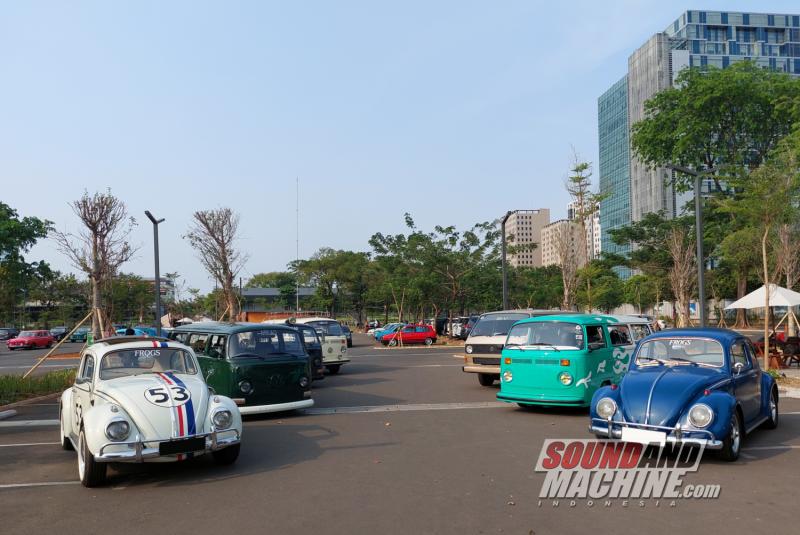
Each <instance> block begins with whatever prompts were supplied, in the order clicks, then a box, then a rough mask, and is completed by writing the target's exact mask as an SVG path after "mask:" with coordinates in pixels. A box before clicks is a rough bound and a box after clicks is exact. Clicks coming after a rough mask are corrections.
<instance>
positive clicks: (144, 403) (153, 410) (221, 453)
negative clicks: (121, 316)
mask: <svg viewBox="0 0 800 535" xmlns="http://www.w3.org/2000/svg"><path fill="white" fill-rule="evenodd" d="M58 413H59V431H60V442H61V447H62V448H63V449H65V450H73V449H74V450H77V454H78V477H79V478H80V480H81V483H82V484H83V485H84V486H87V487H93V486H96V485H100V484H102V483H103V482H104V481H105V478H106V468H107V466H108V463H111V462H114V463H120V462H129V463H131V462H133V463H141V462H148V461H153V462H159V461H160V462H164V461H183V460H185V459H191V458H192V457H194V456H197V455H202V454H204V453H211V455H212V456H213V458H214V460H215V461H216V462H217V463H219V464H231V463H233V462H235V461H236V459H237V457H238V456H239V447H240V440H241V436H242V418H241V416H240V414H239V410H238V409H237V408H236V404H235V403H234V402H233V400H231V399H230V398H228V397H225V396H223V395H220V394H219V393H214V392H212V391H211V389H209V387H208V385H207V384H206V382H205V380H204V379H203V374H202V373H201V372H200V366H199V365H198V363H197V359H196V358H195V355H194V354H193V353H192V351H191V349H189V348H188V347H186V346H184V345H182V344H179V343H176V342H174V341H169V342H168V341H167V340H165V339H163V338H158V339H152V338H149V339H146V340H144V339H142V338H138V337H114V338H107V339H102V340H98V341H97V342H95V343H94V344H93V345H92V346H91V347H88V348H86V349H84V350H83V352H82V354H81V361H80V365H79V366H78V373H77V376H76V378H75V384H74V385H73V386H72V388H69V389H67V390H65V391H64V393H63V394H62V395H61V400H60V403H59V410H58Z"/></svg>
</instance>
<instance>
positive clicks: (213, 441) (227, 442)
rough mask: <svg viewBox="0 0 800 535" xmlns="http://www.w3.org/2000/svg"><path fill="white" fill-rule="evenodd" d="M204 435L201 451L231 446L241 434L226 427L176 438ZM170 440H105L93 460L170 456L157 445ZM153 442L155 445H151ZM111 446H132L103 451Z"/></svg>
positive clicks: (116, 460) (135, 460) (131, 459)
mask: <svg viewBox="0 0 800 535" xmlns="http://www.w3.org/2000/svg"><path fill="white" fill-rule="evenodd" d="M220 433H233V436H229V437H218V436H217V435H218V434H220ZM202 437H205V439H206V447H205V449H204V450H202V451H203V453H207V452H211V451H217V450H221V449H222V448H227V447H228V446H233V445H234V444H238V443H239V441H240V440H241V435H240V433H239V430H238V429H226V430H225V431H219V432H213V433H207V434H205V435H194V436H191V437H181V438H180V439H177V440H182V439H185V438H202ZM171 440H176V439H169V438H165V439H156V440H143V441H139V440H133V441H129V442H107V443H105V444H103V445H102V446H101V447H100V451H99V452H98V454H97V455H95V456H94V460H95V461H97V462H101V463H125V462H128V463H131V462H132V463H141V462H144V461H145V460H147V459H155V458H157V457H171V456H172V454H171V455H163V456H162V455H161V452H160V451H159V448H158V445H159V444H160V443H162V442H170V441H171ZM147 444H150V445H151V447H146V445H147ZM153 444H155V447H152V445H153ZM111 446H129V447H130V446H132V447H133V448H132V449H130V450H129V451H114V452H109V453H105V450H106V448H108V447H111Z"/></svg>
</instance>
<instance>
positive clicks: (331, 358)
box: [297, 318, 350, 375]
mask: <svg viewBox="0 0 800 535" xmlns="http://www.w3.org/2000/svg"><path fill="white" fill-rule="evenodd" d="M297 323H298V324H304V325H311V326H312V327H314V329H315V330H316V331H317V334H319V335H320V338H321V339H322V363H323V364H324V365H325V369H327V370H328V372H329V373H330V374H331V375H336V374H337V373H339V370H341V368H342V365H343V364H346V363H348V362H350V358H349V357H347V338H346V337H345V335H344V331H343V330H342V324H341V323H339V322H338V321H336V320H332V319H330V318H298V319H297Z"/></svg>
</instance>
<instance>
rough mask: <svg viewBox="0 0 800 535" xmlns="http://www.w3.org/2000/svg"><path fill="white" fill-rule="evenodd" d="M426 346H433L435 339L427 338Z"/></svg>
mask: <svg viewBox="0 0 800 535" xmlns="http://www.w3.org/2000/svg"><path fill="white" fill-rule="evenodd" d="M425 345H426V346H430V345H433V338H426V339H425Z"/></svg>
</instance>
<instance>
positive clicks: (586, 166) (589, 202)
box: [565, 154, 605, 268]
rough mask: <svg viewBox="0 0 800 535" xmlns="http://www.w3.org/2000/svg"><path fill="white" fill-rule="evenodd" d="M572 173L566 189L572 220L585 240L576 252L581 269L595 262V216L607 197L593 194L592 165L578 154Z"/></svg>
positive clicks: (566, 183) (575, 157)
mask: <svg viewBox="0 0 800 535" xmlns="http://www.w3.org/2000/svg"><path fill="white" fill-rule="evenodd" d="M570 173H571V174H570V175H569V177H568V178H567V179H566V182H565V187H566V189H567V193H569V196H570V197H571V198H572V202H573V214H572V219H573V220H574V221H575V224H576V225H577V226H578V234H579V236H580V237H581V239H582V240H583V244H582V245H583V246H582V247H579V248H578V249H577V250H576V253H577V255H578V258H577V264H578V267H579V268H581V267H583V266H585V265H586V264H588V263H589V262H590V261H591V260H594V216H595V214H596V213H597V211H598V210H599V209H600V201H601V200H602V199H603V198H605V195H603V194H599V193H593V192H592V190H591V188H592V180H591V179H592V165H591V164H590V163H589V162H582V161H580V159H579V158H578V155H577V154H575V155H574V157H573V164H572V169H570ZM587 225H588V226H587Z"/></svg>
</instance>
